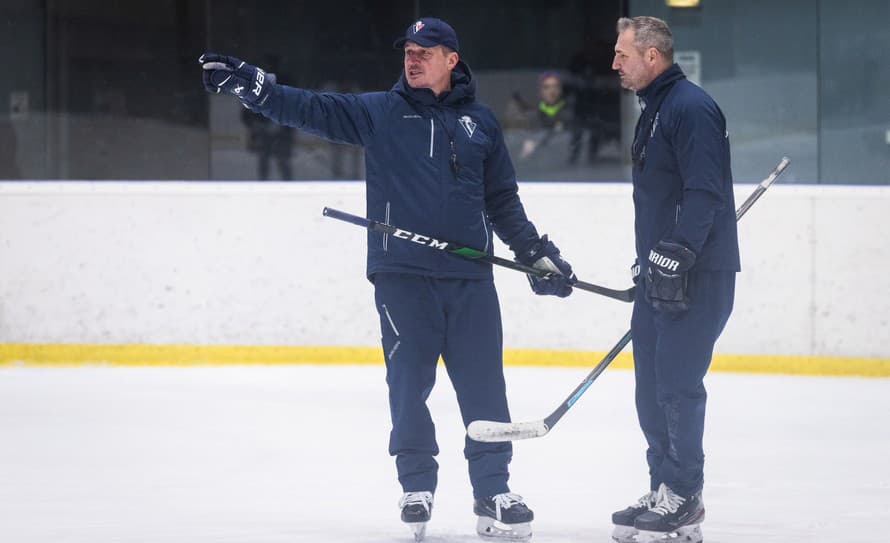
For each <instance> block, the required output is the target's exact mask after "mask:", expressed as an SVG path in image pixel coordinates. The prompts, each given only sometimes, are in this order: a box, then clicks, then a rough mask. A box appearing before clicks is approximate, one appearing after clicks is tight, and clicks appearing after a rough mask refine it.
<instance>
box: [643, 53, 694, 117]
mask: <svg viewBox="0 0 890 543" xmlns="http://www.w3.org/2000/svg"><path fill="white" fill-rule="evenodd" d="M681 79H686V74H684V73H683V70H681V69H680V66H679V65H678V64H677V63H676V62H675V63H674V64H672V65H671V66H670V67H669V68H668V69H667V70H665V71H663V72H661V73H660V74H658V77H656V78H655V79H653V80H652V82H651V83H649V84H648V85H646V86H645V87H643V88H642V89H640V90H638V91H637V96H639V97H640V100H641V101H642V102H643V103H644V104H646V106H647V107H648V106H649V104H652V103H656V102H658V99H659V98H661V97H662V96H664V94H665V93H667V91H669V90H670V89H671V87H673V86H674V83H675V82H677V81H679V80H681Z"/></svg>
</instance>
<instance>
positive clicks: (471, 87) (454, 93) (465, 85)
mask: <svg viewBox="0 0 890 543" xmlns="http://www.w3.org/2000/svg"><path fill="white" fill-rule="evenodd" d="M392 90H394V91H395V92H397V93H399V94H401V95H402V96H404V97H405V98H407V99H408V100H411V101H413V102H417V103H420V104H423V105H427V106H431V105H434V104H440V105H449V106H454V105H458V104H463V103H467V102H472V101H473V100H475V99H476V80H475V79H473V73H472V72H471V71H470V67H469V66H467V64H466V63H465V62H464V61H462V60H459V61H458V62H457V66H455V67H454V69H453V70H452V71H451V90H450V91H445V92H443V93H442V94H440V95H439V96H436V95H435V94H433V91H431V90H430V89H415V88H412V87H411V86H410V85H408V82H407V81H405V72H404V71H403V72H402V75H401V77H399V80H398V81H397V82H396V84H395V85H393V88H392Z"/></svg>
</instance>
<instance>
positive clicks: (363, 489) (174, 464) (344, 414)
mask: <svg viewBox="0 0 890 543" xmlns="http://www.w3.org/2000/svg"><path fill="white" fill-rule="evenodd" d="M587 372H588V369H586V368H575V369H545V368H528V367H521V368H517V367H509V368H507V382H508V392H509V394H510V402H511V410H512V413H513V418H514V419H515V420H529V419H537V418H542V417H543V416H545V415H547V414H549V412H550V411H551V410H553V409H554V408H555V407H556V406H557V405H558V404H559V402H561V401H562V400H563V399H564V398H565V396H567V395H568V393H569V392H571V390H572V389H573V388H574V387H575V385H577V383H579V382H580V381H581V380H582V379H583V378H584V376H585V375H586V374H587ZM706 383H707V386H708V389H709V394H710V397H709V411H708V420H707V427H706V443H705V452H706V454H707V461H706V473H705V477H706V483H705V492H704V501H705V505H706V508H707V511H708V513H707V520H706V522H705V523H704V524H703V526H702V529H703V532H704V536H705V541H706V542H708V543H739V542H749V541H753V542H760V543H763V542H776V543H778V542H783V543H794V542H806V543H813V542H819V541H825V542H832V543H834V542H837V541H855V542H866V541H874V542H877V541H885V540H886V533H887V526H888V524H890V508H888V506H887V504H888V503H890V467H888V466H890V430H888V428H890V422H888V419H890V417H888V415H890V380H888V379H859V378H817V377H811V378H807V377H782V376H767V375H762V376H755V375H733V374H712V375H710V376H708V378H707V381H706ZM430 405H431V409H432V412H433V417H434V419H435V421H436V425H437V426H436V427H437V431H438V436H439V445H440V447H441V454H440V455H439V457H438V461H439V463H440V466H441V468H440V474H439V489H438V492H437V494H436V504H435V509H434V511H433V520H432V521H431V522H430V524H429V526H428V529H427V541H429V542H430V543H449V542H450V543H458V542H470V541H472V542H477V541H480V540H479V538H478V537H477V536H476V535H475V531H474V527H475V518H474V517H473V515H472V499H471V492H470V487H469V483H468V479H467V475H466V464H465V462H464V459H463V454H462V449H463V438H464V432H463V427H462V425H461V422H460V418H459V416H458V412H457V405H456V401H455V399H454V393H453V391H452V389H451V387H450V384H449V383H448V379H447V376H446V375H445V374H444V372H441V371H440V375H439V382H438V386H437V387H436V389H435V391H434V393H433V396H432V397H431V398H430ZM388 433H389V415H388V408H387V401H386V389H385V382H384V377H383V368H382V367H381V366H285V367H281V366H268V367H263V366H243V367H239V366H230V367H216V368H206V367H204V368H176V367H161V368H122V367H78V368H30V367H23V368H2V369H0V541H2V542H9V543H50V542H52V543H57V542H65V543H79V542H83V543H87V542H89V543H105V542H108V543H111V542H114V543H123V542H152V543H168V542H169V543H172V542H188V543H199V542H208V543H210V542H213V543H226V542H250V543H265V542H288V543H297V542H334V543H353V542H354V543H359V542H361V543H382V542H405V543H409V542H410V541H412V537H411V534H410V532H409V530H408V529H407V528H406V527H405V526H404V525H403V524H402V523H401V522H400V521H399V515H398V508H397V507H396V503H397V501H398V498H399V497H400V495H401V490H400V488H399V487H398V484H397V482H396V478H395V468H394V465H393V461H392V459H391V458H390V457H389V456H388V455H387V452H386V451H387V439H388ZM643 451H644V442H643V438H642V436H641V434H640V432H639V430H638V428H637V424H636V418H635V413H634V409H633V376H632V374H631V373H630V372H628V371H624V370H608V371H606V372H605V373H604V374H603V375H602V376H601V377H600V378H599V379H598V380H597V382H596V383H594V385H593V386H592V387H591V389H590V390H589V391H588V392H587V394H586V395H585V396H584V397H583V398H582V400H581V401H579V402H578V404H576V406H575V407H574V408H573V409H572V410H571V411H570V412H569V413H568V414H567V415H566V416H565V418H564V419H562V421H561V422H560V423H559V425H557V426H556V427H555V428H554V429H553V430H552V431H551V432H550V434H548V435H547V436H546V437H543V438H540V439H536V440H529V441H520V442H517V443H516V445H515V457H514V461H513V464H512V467H511V469H512V473H513V476H512V479H511V486H512V489H513V490H514V491H515V492H518V493H520V494H522V495H523V496H525V498H526V501H527V502H528V504H529V505H530V506H531V507H532V509H534V510H535V514H536V521H535V522H534V525H533V527H534V532H535V535H534V537H533V538H532V541H533V542H538V543H546V542H553V543H556V542H587V541H590V542H594V541H598V542H604V543H606V542H609V541H610V539H609V534H610V532H611V525H610V522H609V519H610V513H611V512H612V511H613V510H615V509H618V508H623V507H624V506H626V505H628V504H629V503H630V502H631V501H633V500H635V499H636V498H637V497H639V496H640V495H642V494H643V492H644V491H645V490H646V489H647V488H646V485H647V474H646V468H645V464H644V454H643Z"/></svg>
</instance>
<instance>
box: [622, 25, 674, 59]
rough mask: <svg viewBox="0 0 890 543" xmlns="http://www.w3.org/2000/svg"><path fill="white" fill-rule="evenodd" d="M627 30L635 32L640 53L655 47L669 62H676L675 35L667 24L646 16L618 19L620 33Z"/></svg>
mask: <svg viewBox="0 0 890 543" xmlns="http://www.w3.org/2000/svg"><path fill="white" fill-rule="evenodd" d="M627 29H631V30H633V31H634V45H635V46H636V48H637V50H638V51H641V52H642V51H645V50H646V49H649V48H650V47H654V48H656V49H658V52H659V53H661V55H662V56H663V57H664V58H665V59H666V60H667V61H668V62H673V61H674V35H673V34H671V29H670V28H668V25H667V23H666V22H664V21H662V20H661V19H658V18H656V17H646V16H641V17H631V18H627V17H622V18H620V19H618V33H619V34H621V33H622V32H624V31H625V30H627Z"/></svg>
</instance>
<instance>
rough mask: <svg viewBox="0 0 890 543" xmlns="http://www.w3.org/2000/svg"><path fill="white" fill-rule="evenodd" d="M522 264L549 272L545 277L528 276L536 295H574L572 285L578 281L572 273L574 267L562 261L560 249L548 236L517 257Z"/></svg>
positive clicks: (563, 296)
mask: <svg viewBox="0 0 890 543" xmlns="http://www.w3.org/2000/svg"><path fill="white" fill-rule="evenodd" d="M516 260H518V261H519V263H520V264H525V265H526V266H531V267H532V268H537V269H539V270H544V271H546V272H549V274H548V275H546V276H544V277H538V276H536V275H531V274H526V277H528V282H529V284H530V285H531V287H532V290H533V291H534V293H535V294H541V295H552V296H559V297H560V298H565V297H566V296H568V295H569V294H571V293H572V285H573V284H575V283H576V282H577V281H578V278H577V277H575V274H574V273H572V266H571V265H570V264H569V263H568V262H566V261H565V260H563V259H562V257H561V256H560V255H559V249H557V248H556V245H554V244H553V242H552V241H550V240H549V239H547V235H546V234H544V236H542V237H541V239H539V240H538V241H536V242H535V244H534V245H532V246H531V248H530V249H528V250H526V251H523V252H521V253H520V254H518V255H517V256H516Z"/></svg>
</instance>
